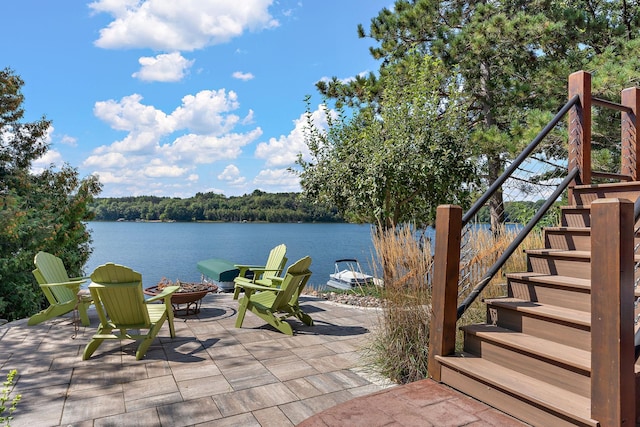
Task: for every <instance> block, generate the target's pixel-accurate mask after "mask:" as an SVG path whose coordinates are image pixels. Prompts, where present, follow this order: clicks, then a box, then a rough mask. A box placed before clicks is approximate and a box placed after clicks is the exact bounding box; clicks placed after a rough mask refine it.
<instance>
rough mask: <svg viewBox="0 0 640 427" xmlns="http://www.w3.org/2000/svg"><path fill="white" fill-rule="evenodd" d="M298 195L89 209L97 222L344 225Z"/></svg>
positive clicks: (115, 201)
mask: <svg viewBox="0 0 640 427" xmlns="http://www.w3.org/2000/svg"><path fill="white" fill-rule="evenodd" d="M299 196H300V195H299V194H298V193H265V192H263V191H259V190H255V191H254V192H253V193H251V194H245V195H243V196H239V197H228V198H227V197H225V196H223V195H222V194H215V193H197V194H196V195H195V197H191V198H188V199H178V198H170V197H154V196H139V197H121V198H96V199H95V201H94V202H93V203H91V205H90V206H89V209H90V210H91V212H92V213H93V214H94V216H95V219H96V220H98V221H116V220H118V219H124V220H126V221H224V222H233V221H250V222H252V221H264V222H343V221H344V220H343V219H342V217H340V216H339V215H338V213H337V211H336V209H335V208H333V209H331V208H325V207H322V206H315V205H312V204H311V203H308V202H305V201H303V200H300V197H299Z"/></svg>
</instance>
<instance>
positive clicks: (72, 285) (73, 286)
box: [40, 280, 84, 292]
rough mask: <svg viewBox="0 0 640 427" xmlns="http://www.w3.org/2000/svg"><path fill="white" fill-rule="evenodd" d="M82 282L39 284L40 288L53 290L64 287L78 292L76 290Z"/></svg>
mask: <svg viewBox="0 0 640 427" xmlns="http://www.w3.org/2000/svg"><path fill="white" fill-rule="evenodd" d="M83 282H84V280H70V281H68V282H60V283H41V284H40V288H55V287H58V286H64V287H66V288H69V289H71V290H73V291H75V292H78V290H79V289H80V285H81V284H82V283H83Z"/></svg>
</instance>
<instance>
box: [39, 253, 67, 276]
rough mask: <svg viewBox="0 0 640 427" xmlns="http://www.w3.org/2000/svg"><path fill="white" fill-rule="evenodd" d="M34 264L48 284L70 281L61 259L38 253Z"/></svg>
mask: <svg viewBox="0 0 640 427" xmlns="http://www.w3.org/2000/svg"><path fill="white" fill-rule="evenodd" d="M34 263H35V265H36V267H37V268H38V270H40V273H42V277H43V278H44V280H45V281H46V283H62V282H68V281H69V275H68V274H67V269H66V268H65V267H64V263H63V262H62V260H61V259H60V258H58V257H57V256H55V255H51V254H50V253H47V252H38V253H37V254H36V256H35V258H34Z"/></svg>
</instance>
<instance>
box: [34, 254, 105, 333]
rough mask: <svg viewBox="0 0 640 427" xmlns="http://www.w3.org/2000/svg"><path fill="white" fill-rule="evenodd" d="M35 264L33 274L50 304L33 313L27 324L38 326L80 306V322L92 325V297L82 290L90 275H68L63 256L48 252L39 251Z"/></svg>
mask: <svg viewBox="0 0 640 427" xmlns="http://www.w3.org/2000/svg"><path fill="white" fill-rule="evenodd" d="M33 262H34V264H35V266H36V268H35V270H33V276H34V277H35V278H36V281H37V282H38V284H39V285H40V289H42V292H43V293H44V295H45V297H46V298H47V301H48V302H49V307H47V308H46V309H44V310H42V311H41V312H39V313H36V314H34V315H33V316H31V317H30V318H29V320H28V322H27V324H28V325H37V324H38V323H41V322H44V321H45V320H49V319H53V318H54V317H58V316H62V315H63V314H67V313H69V312H70V311H72V310H74V309H75V308H76V307H77V308H78V313H79V314H80V321H81V322H82V324H83V325H84V326H89V316H88V315H87V309H88V308H89V306H90V305H91V301H92V299H91V296H90V295H89V294H83V293H82V292H80V286H81V285H82V284H83V283H84V282H86V281H87V280H89V278H88V277H69V276H68V274H67V270H66V268H65V267H64V263H63V262H62V260H61V259H60V258H58V257H57V256H54V255H52V254H50V253H48V252H42V251H41V252H38V253H37V254H36V256H35V257H34V259H33Z"/></svg>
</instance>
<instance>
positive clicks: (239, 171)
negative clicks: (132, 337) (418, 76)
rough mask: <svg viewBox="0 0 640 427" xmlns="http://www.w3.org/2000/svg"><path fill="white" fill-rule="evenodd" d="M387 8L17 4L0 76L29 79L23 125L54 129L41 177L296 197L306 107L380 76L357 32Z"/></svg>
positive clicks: (131, 190) (333, 2)
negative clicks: (326, 84) (325, 86)
mask: <svg viewBox="0 0 640 427" xmlns="http://www.w3.org/2000/svg"><path fill="white" fill-rule="evenodd" d="M392 4H393V3H392V1H391V0H385V1H378V0H322V1H320V0H314V1H289V0H279V1H277V0H180V1H176V0H96V1H93V2H82V1H43V0H20V1H10V2H5V3H4V4H3V6H2V14H3V19H2V21H3V22H2V25H1V26H0V39H2V40H4V42H3V43H2V47H0V58H1V60H2V62H0V67H1V68H5V67H10V68H12V69H13V70H14V71H15V72H16V73H17V74H18V75H20V76H21V77H22V79H23V80H24V81H25V86H24V87H23V94H24V95H25V97H26V102H25V104H24V107H25V110H26V114H25V120H30V121H31V120H37V119H38V118H40V117H41V116H42V115H45V116H46V117H47V118H48V119H50V120H52V121H53V126H52V128H51V129H50V132H49V135H48V138H49V140H50V143H51V149H50V151H49V152H48V153H47V155H46V156H45V157H44V158H43V159H40V160H39V161H38V162H36V163H35V164H34V170H37V168H38V167H42V166H43V165H48V164H51V163H54V164H56V165H61V164H62V163H63V162H67V163H69V164H70V165H71V166H73V167H76V168H78V170H79V172H80V175H81V176H83V177H84V176H88V175H91V174H98V175H99V177H100V181H101V182H102V183H103V185H104V187H103V192H102V193H101V195H100V196H101V197H121V196H137V195H157V196H171V197H191V196H193V195H195V193H196V192H207V191H214V192H217V193H222V194H224V195H226V196H235V195H242V194H245V193H250V192H252V191H253V190H255V189H260V190H263V191H267V192H283V191H300V186H299V183H298V180H297V178H296V177H295V176H294V175H292V174H290V173H289V172H287V168H288V167H289V166H292V165H293V162H294V160H295V158H296V155H297V153H299V152H302V153H303V155H305V154H306V153H305V150H306V146H305V145H304V142H303V138H302V125H303V123H304V117H303V114H304V110H305V104H304V97H305V95H312V108H313V109H314V110H316V109H317V108H318V106H319V103H320V102H321V99H320V96H319V95H318V93H317V91H316V89H315V86H314V85H315V83H316V82H317V81H319V80H321V79H326V78H331V77H333V76H335V77H338V78H340V79H349V78H353V77H354V76H356V75H358V74H360V73H368V72H369V71H376V70H377V69H378V68H379V63H378V61H375V60H373V58H372V57H371V55H370V53H369V47H370V46H372V45H373V41H372V40H370V39H359V38H358V36H357V31H356V29H357V25H358V24H363V25H364V26H365V28H368V26H369V23H370V21H371V18H373V17H375V16H377V15H378V13H379V12H380V11H381V10H382V8H384V7H391V6H392ZM318 116H319V115H318Z"/></svg>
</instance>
